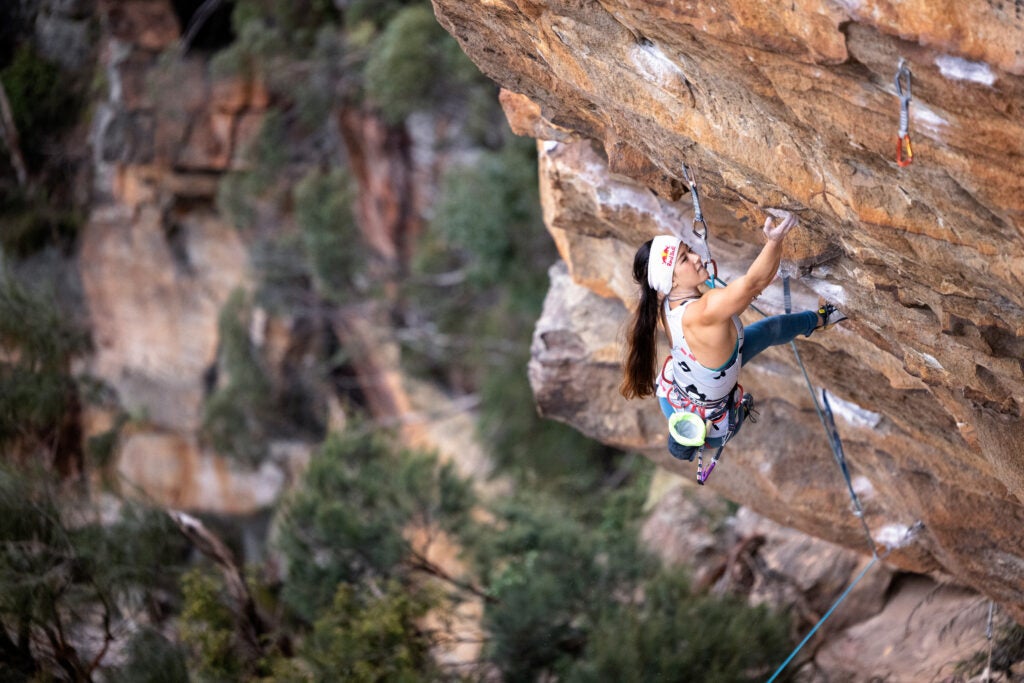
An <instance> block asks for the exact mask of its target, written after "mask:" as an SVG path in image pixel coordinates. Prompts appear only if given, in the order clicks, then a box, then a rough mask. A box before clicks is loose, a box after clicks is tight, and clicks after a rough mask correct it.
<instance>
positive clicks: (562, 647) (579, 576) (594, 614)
mask: <svg viewBox="0 0 1024 683" xmlns="http://www.w3.org/2000/svg"><path fill="white" fill-rule="evenodd" d="M615 495H629V494H626V493H624V492H621V493H619V494H613V495H612V496H609V497H614V496H615ZM639 505H640V503H639V502H638V501H635V502H634V504H633V507H634V512H633V513H632V514H630V515H629V520H630V521H629V522H628V523H626V524H623V523H622V522H623V519H624V518H622V517H618V518H617V519H616V520H615V521H613V522H611V523H610V524H607V525H606V524H602V523H601V522H600V521H599V520H598V521H597V522H596V523H588V522H587V521H586V520H584V519H583V518H581V516H580V515H579V513H578V512H577V511H576V510H574V509H573V508H572V507H571V506H568V505H566V504H563V503H559V502H556V501H554V500H553V499H552V497H551V496H550V495H545V496H536V495H523V496H520V497H519V498H518V499H514V500H511V501H507V502H504V503H503V504H502V505H500V506H499V507H498V509H497V510H496V513H497V514H498V523H497V524H496V525H495V526H494V528H489V529H487V530H486V531H484V532H483V536H481V537H479V538H476V539H475V540H474V542H473V543H472V544H471V547H472V548H473V550H474V556H475V558H476V561H477V563H478V566H479V567H480V571H481V573H482V576H483V577H484V579H483V580H484V581H485V583H486V584H487V585H488V586H489V590H490V592H491V593H492V594H493V595H494V598H495V600H494V602H492V603H488V605H487V606H486V610H485V613H484V624H485V626H486V627H487V630H488V631H489V633H490V640H489V642H488V644H487V650H486V656H487V659H488V661H490V662H491V663H493V664H494V665H496V666H498V667H499V668H500V670H501V672H502V674H503V676H504V678H505V680H508V681H532V680H536V679H537V678H538V677H543V676H545V675H560V673H562V672H564V671H567V670H568V669H569V668H570V667H571V665H572V662H573V661H574V660H575V659H576V658H578V657H579V656H580V655H581V654H582V652H583V651H584V648H585V647H586V645H587V643H588V641H589V639H590V638H591V633H592V631H593V629H594V627H595V624H597V623H598V622H599V620H600V619H601V616H602V614H603V613H604V612H606V611H607V610H608V609H610V608H611V607H612V606H614V605H615V604H616V601H617V600H619V599H625V598H627V597H628V596H630V595H631V594H632V593H633V592H634V591H635V590H636V589H637V587H638V586H639V585H640V583H641V581H642V580H643V578H644V577H645V576H648V575H650V574H652V573H653V572H654V571H655V568H656V563H655V561H654V560H653V558H652V557H650V556H649V555H647V554H646V553H645V552H644V551H643V550H642V549H641V548H640V547H639V545H638V543H637V534H636V522H637V520H638V514H637V512H638V510H639ZM610 510H612V511H615V515H616V516H618V515H619V512H620V510H619V509H618V506H611V508H610Z"/></svg>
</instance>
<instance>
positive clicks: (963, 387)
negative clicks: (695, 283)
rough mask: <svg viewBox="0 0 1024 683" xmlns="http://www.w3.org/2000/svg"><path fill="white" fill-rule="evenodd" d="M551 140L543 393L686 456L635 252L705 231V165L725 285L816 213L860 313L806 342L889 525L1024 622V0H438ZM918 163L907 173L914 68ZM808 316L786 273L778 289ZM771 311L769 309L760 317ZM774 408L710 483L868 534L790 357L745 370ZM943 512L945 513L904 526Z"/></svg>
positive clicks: (830, 280)
mask: <svg viewBox="0 0 1024 683" xmlns="http://www.w3.org/2000/svg"><path fill="white" fill-rule="evenodd" d="M434 5H435V12H436V14H437V16H438V18H439V20H440V21H441V23H442V24H443V25H444V26H445V27H446V28H447V29H448V30H449V31H450V32H451V33H452V34H453V35H454V36H455V37H456V38H457V39H458V40H459V42H460V44H461V45H462V47H463V49H464V50H465V51H466V52H467V53H468V54H469V56H470V57H471V58H472V59H473V60H474V61H475V62H476V63H477V64H478V65H479V66H480V68H481V69H482V70H483V71H484V72H485V73H486V74H487V75H489V76H490V77H492V78H493V79H494V80H496V81H497V82H498V83H500V84H501V85H502V86H503V87H504V88H505V89H506V90H507V91H508V92H506V93H505V94H504V96H503V102H504V103H505V107H506V112H507V113H508V115H509V117H510V120H511V122H512V125H513V127H514V128H515V129H516V130H517V131H519V132H524V133H527V134H531V135H534V136H535V137H538V138H540V139H542V140H545V141H546V142H544V143H542V144H541V145H540V146H539V149H540V150H541V176H542V179H541V184H542V194H543V200H544V204H545V207H544V209H545V218H546V222H547V224H548V228H549V230H551V232H552V235H553V236H554V238H555V241H556V243H557V244H558V246H559V249H560V251H561V253H562V255H563V258H564V260H565V261H566V265H567V267H565V268H563V269H562V270H556V271H554V272H553V280H552V283H553V284H552V290H551V292H550V294H549V297H548V302H547V305H546V308H545V314H544V317H543V318H542V319H541V320H540V321H539V322H538V327H537V332H536V334H535V338H534V349H533V355H534V359H533V363H532V365H531V368H530V375H531V381H532V383H533V386H534V390H535V393H536V396H537V400H538V403H539V405H540V408H541V410H542V411H543V412H544V413H545V414H547V415H549V416H551V417H554V418H556V419H560V420H564V421H566V422H569V423H571V424H573V425H575V426H577V427H578V428H580V429H581V430H582V431H584V432H585V433H587V434H589V435H591V436H594V437H596V438H599V439H601V440H603V441H606V442H608V443H613V444H617V445H620V446H625V447H630V448H638V449H641V450H644V451H645V452H646V453H648V454H649V455H650V456H651V457H652V458H653V459H655V460H656V461H657V462H659V463H660V464H663V465H664V466H665V467H669V468H672V469H675V470H677V471H680V472H682V473H685V474H686V475H687V476H691V475H692V465H690V464H687V463H683V464H679V463H676V462H673V461H671V459H670V458H668V457H667V455H665V454H663V450H664V440H665V438H666V437H665V432H664V428H663V426H662V425H661V424H660V423H659V412H658V408H657V406H656V405H655V404H654V403H653V402H652V401H646V402H637V401H633V402H627V401H625V400H623V399H621V398H620V397H619V396H618V394H617V393H616V387H617V385H618V373H619V369H618V365H617V358H616V356H617V355H618V353H620V349H621V342H622V331H623V326H624V324H625V321H626V318H627V316H628V307H629V306H631V305H632V299H633V297H634V291H633V286H632V284H631V282H630V274H629V269H630V265H631V260H632V252H633V251H634V250H635V248H636V246H638V244H639V243H640V242H641V241H643V240H644V239H647V238H648V237H650V236H652V235H654V234H656V233H658V232H664V231H668V230H673V231H676V232H678V233H680V234H681V235H682V236H683V237H684V238H686V239H688V240H689V241H690V242H691V245H695V244H696V243H695V242H694V241H693V238H692V235H691V233H690V231H689V229H688V227H687V226H688V225H689V220H690V218H689V216H690V215H691V214H690V212H689V210H688V204H689V200H688V198H687V196H686V195H685V193H684V191H685V183H684V182H683V178H682V172H681V165H682V164H683V163H686V164H688V165H689V166H690V167H691V168H694V169H695V170H696V172H697V178H698V181H699V183H700V189H701V194H702V198H703V199H704V200H705V202H704V203H705V204H706V206H704V209H705V214H706V215H707V218H708V223H709V225H710V228H711V242H710V244H711V248H712V251H713V252H714V255H715V257H716V259H717V260H718V261H719V263H720V268H721V274H722V275H723V277H724V278H725V279H727V280H728V279H729V278H730V277H731V276H734V275H735V274H737V273H739V272H742V270H743V269H744V268H745V267H746V265H747V264H748V263H749V262H750V260H751V259H752V258H753V256H754V255H755V254H756V253H757V251H758V249H759V248H760V243H761V242H760V235H759V232H760V231H759V226H760V224H761V222H762V221H763V217H764V211H763V209H764V207H782V208H787V209H789V210H792V211H794V212H796V213H797V214H798V215H799V217H800V220H801V226H802V227H801V228H800V229H799V230H798V231H795V232H794V234H793V235H792V236H791V238H790V240H789V241H788V245H787V253H786V260H785V261H784V265H783V268H784V269H785V270H786V271H787V272H789V273H791V274H792V275H793V276H794V277H795V278H797V282H796V284H795V303H796V305H797V306H810V305H813V304H814V303H815V301H816V299H817V297H818V296H825V297H828V298H829V299H831V300H833V301H836V302H837V303H839V304H841V305H842V307H843V310H844V311H845V312H846V313H847V314H848V315H849V316H850V318H851V320H850V321H849V322H848V323H844V325H843V326H841V327H840V328H837V329H834V330H831V331H828V332H825V333H822V334H816V335H814V336H813V337H812V338H810V339H807V340H802V341H801V342H799V348H800V349H801V353H802V355H803V357H804V361H805V363H806V364H807V366H808V369H809V371H810V373H811V377H812V379H813V381H814V383H815V384H817V385H820V386H822V387H825V388H827V389H828V390H829V392H830V393H831V395H832V396H833V397H834V398H833V403H834V407H836V409H837V418H838V421H839V430H840V432H841V434H842V436H843V439H844V445H845V448H846V453H847V457H848V459H849V461H850V464H851V469H852V470H853V481H854V486H855V488H856V489H857V490H858V492H859V494H860V497H861V500H862V502H864V504H865V521H866V523H867V525H868V527H869V528H870V530H871V533H872V536H873V538H874V540H875V542H877V543H879V544H881V545H884V546H886V547H892V548H894V550H893V553H892V555H890V556H889V561H890V562H893V563H895V564H896V565H898V566H901V567H904V568H907V569H912V570H915V571H933V570H938V571H942V572H945V573H948V574H950V575H952V576H954V577H956V578H957V579H958V580H961V581H964V582H966V583H968V584H970V585H972V586H974V587H975V588H977V589H979V590H981V591H983V592H985V593H986V594H988V595H989V596H991V597H992V598H994V599H995V600H997V601H998V602H999V603H1001V604H1002V605H1003V606H1004V607H1006V608H1007V609H1008V610H1010V611H1011V613H1013V614H1014V615H1015V617H1016V618H1017V620H1018V621H1024V524H1022V521H1024V506H1022V501H1024V422H1022V420H1021V405H1022V403H1024V287H1022V281H1024V240H1022V229H1024V179H1022V174H1021V171H1022V170H1024V118H1022V116H1021V113H1022V111H1024V9H1020V8H1018V7H1017V5H1014V4H1013V3H986V2H958V3H953V2H943V3H939V4H938V5H937V4H936V3H934V2H924V0H920V1H917V2H914V1H912V2H904V3H899V4H898V5H896V4H891V3H888V2H881V1H878V2H876V1H874V0H865V1H864V2H859V3H849V2H847V3H840V2H827V1H825V0H801V1H799V2H796V3H784V4H783V5H779V4H777V3H768V2H740V1H738V0H736V1H733V2H728V1H725V2H717V3H714V4H708V3H686V2H663V1H655V0H644V1H641V0H601V1H597V0H593V1H588V0H575V1H571V2H570V1H568V0H566V1H562V2H558V1H553V0H552V1H549V2H529V1H527V0H500V1H498V0H496V1H494V2H464V1H458V0H434ZM901 59H902V60H905V61H906V63H907V65H908V66H909V68H910V69H911V71H912V73H913V88H912V95H913V100H912V102H911V105H910V121H909V124H910V125H909V127H910V135H911V137H912V139H913V145H914V155H915V156H914V162H913V164H911V165H910V166H907V167H903V168H901V167H899V166H897V164H896V160H895V156H896V132H897V127H898V124H899V100H898V98H897V96H896V92H895V86H894V82H893V81H894V75H895V73H896V69H897V66H898V64H899V63H900V60H901ZM757 305H758V307H759V308H761V309H762V310H764V311H765V312H767V313H777V312H781V310H782V301H781V294H780V291H779V287H778V286H773V288H772V289H771V290H770V291H768V292H766V293H765V295H764V296H763V297H762V298H761V299H760V300H759V301H758V302H757ZM755 319H756V316H754V315H751V317H750V318H748V319H747V321H748V322H751V321H753V320H755ZM743 383H744V386H745V387H746V389H747V390H748V391H751V392H752V393H754V394H755V396H756V397H757V399H758V402H759V405H760V408H761V420H760V422H759V423H758V424H756V425H750V426H748V427H745V428H744V431H743V433H742V434H741V435H740V436H739V437H738V438H737V440H736V441H735V442H733V444H732V445H731V446H730V448H729V449H728V450H727V455H726V456H725V458H726V460H725V462H724V463H723V466H722V467H720V468H719V469H717V470H716V472H715V476H714V477H713V478H712V480H711V484H712V485H713V486H714V487H715V488H717V489H718V490H719V491H720V492H722V493H723V494H725V495H727V496H729V497H730V498H733V499H735V500H738V501H741V502H742V503H744V504H746V505H749V506H750V507H752V508H754V509H755V510H757V511H758V512H760V513H762V514H765V515H767V516H769V517H771V518H773V519H775V520H777V521H779V522H781V523H783V524H786V525H789V526H793V527H796V528H799V529H801V530H803V531H806V532H808V533H811V534H814V535H817V536H820V537H822V538H826V539H828V540H831V541H835V542H839V543H842V544H844V545H846V546H849V547H851V548H857V549H865V548H866V546H867V542H866V539H865V538H864V532H863V529H862V527H861V525H860V522H859V521H858V520H856V519H855V518H853V517H852V515H851V514H850V505H849V498H848V496H847V494H846V487H845V483H844V482H843V480H842V478H841V476H840V474H839V472H838V470H837V468H836V466H835V464H834V462H833V461H832V457H831V455H830V451H829V448H828V444H827V441H826V439H825V437H824V434H823V432H822V430H821V426H820V425H819V424H818V421H817V416H816V413H815V410H814V406H813V404H812V402H811V400H810V397H809V394H808V392H807V389H806V387H805V386H804V384H803V379H802V376H801V374H800V371H799V369H798V367H797V366H796V364H795V362H794V360H793V355H792V352H791V351H790V350H789V349H787V348H785V347H783V348H780V349H772V350H770V351H768V352H766V353H765V354H764V355H763V356H761V357H759V358H758V360H757V361H756V362H755V363H753V364H752V365H751V366H749V367H748V368H746V369H745V370H744V378H743ZM917 522H920V523H921V525H923V526H922V528H921V530H920V531H919V532H918V533H916V534H914V535H912V536H907V535H906V533H905V531H906V530H907V529H909V528H910V527H912V526H914V525H915V524H916V523H917Z"/></svg>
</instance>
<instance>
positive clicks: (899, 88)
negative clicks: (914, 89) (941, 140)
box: [896, 59, 914, 167]
mask: <svg viewBox="0 0 1024 683" xmlns="http://www.w3.org/2000/svg"><path fill="white" fill-rule="evenodd" d="M904 81H905V82H906V87H904V85H903V84H904ZM896 95H897V96H898V97H899V98H900V130H899V134H898V137H897V139H896V165H897V166H900V167H903V166H909V165H910V164H912V163H914V148H913V147H911V145H910V69H909V68H907V63H906V62H905V61H904V60H902V59H901V60H900V64H899V68H898V69H897V70H896Z"/></svg>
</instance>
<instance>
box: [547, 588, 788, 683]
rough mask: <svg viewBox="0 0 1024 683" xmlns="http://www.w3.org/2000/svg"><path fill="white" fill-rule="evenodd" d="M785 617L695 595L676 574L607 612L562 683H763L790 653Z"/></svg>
mask: <svg viewBox="0 0 1024 683" xmlns="http://www.w3.org/2000/svg"><path fill="white" fill-rule="evenodd" d="M787 632H788V622H787V620H786V618H785V617H783V616H781V615H778V614H773V613H772V612H770V611H768V609H767V608H765V607H763V606H760V607H756V608H751V607H748V606H747V605H746V604H745V603H743V602H742V601H741V600H740V599H738V598H715V597H707V596H694V595H692V594H691V593H690V587H689V583H688V581H687V580H686V578H685V576H684V575H682V574H679V573H665V574H663V575H661V576H659V577H658V578H656V579H655V580H653V581H652V582H650V583H649V584H647V586H646V587H645V590H644V599H643V601H642V603H641V604H640V605H639V606H638V607H636V608H632V609H627V608H615V609H612V610H609V611H608V612H607V613H606V614H605V615H604V617H603V618H602V620H601V621H600V623H599V624H598V625H597V627H596V628H595V629H594V634H593V637H592V639H591V640H590V641H589V642H588V643H587V648H586V652H585V653H584V655H583V657H581V658H580V660H579V661H578V662H576V663H575V664H574V666H573V667H572V669H571V671H570V673H569V675H568V676H566V679H567V680H568V681H571V682H572V683H587V682H590V681H595V682H596V681H611V680H620V681H622V680H636V681H654V680H657V681H666V682H671V681H679V682H680V683H684V682H686V681H709V682H720V683H727V682H730V683H731V682H732V681H761V680H764V678H765V676H766V675H768V674H769V673H770V672H771V670H772V667H773V666H775V665H776V664H778V662H779V661H780V658H781V657H782V656H784V655H785V653H786V652H787V651H788V650H789V649H790V648H791V646H792V643H791V642H790V640H789V637H788V636H787Z"/></svg>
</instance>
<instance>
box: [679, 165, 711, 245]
mask: <svg viewBox="0 0 1024 683" xmlns="http://www.w3.org/2000/svg"><path fill="white" fill-rule="evenodd" d="M683 177H684V178H686V182H687V183H688V184H689V185H690V199H692V200H693V234H694V235H696V236H697V237H699V238H700V239H702V240H707V238H708V224H707V223H706V222H705V221H704V213H703V212H702V211H701V210H700V195H699V194H698V193H697V180H696V179H695V178H694V177H693V173H692V172H691V171H690V167H689V166H687V165H686V164H683ZM697 223H700V224H701V225H703V226H704V232H703V233H701V232H700V231H699V230H697Z"/></svg>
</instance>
